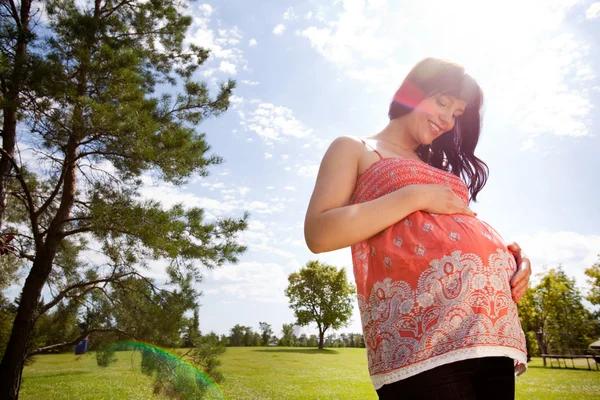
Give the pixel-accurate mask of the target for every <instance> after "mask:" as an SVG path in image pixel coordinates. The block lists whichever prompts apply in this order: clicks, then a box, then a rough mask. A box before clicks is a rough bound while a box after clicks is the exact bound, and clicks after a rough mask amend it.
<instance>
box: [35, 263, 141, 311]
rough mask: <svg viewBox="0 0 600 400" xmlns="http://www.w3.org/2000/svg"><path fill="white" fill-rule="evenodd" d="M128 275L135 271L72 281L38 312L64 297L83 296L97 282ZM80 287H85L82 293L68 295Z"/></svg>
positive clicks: (50, 306) (133, 273)
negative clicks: (82, 280)
mask: <svg viewBox="0 0 600 400" xmlns="http://www.w3.org/2000/svg"><path fill="white" fill-rule="evenodd" d="M129 275H137V273H136V272H128V273H125V274H119V275H114V274H113V275H111V276H109V277H107V278H102V279H96V280H93V281H88V282H78V283H74V284H72V285H69V286H67V287H66V288H64V289H63V290H61V291H60V292H59V293H58V294H57V295H56V296H55V297H54V299H52V301H50V302H49V303H46V304H45V305H43V306H42V307H41V308H40V309H39V313H40V314H44V313H45V312H46V311H48V310H49V309H51V308H52V307H54V306H55V305H57V304H58V303H59V302H60V301H61V300H62V299H64V298H65V297H71V298H73V297H80V296H83V295H85V294H87V293H89V292H90V291H91V290H93V289H94V288H99V287H98V286H92V285H97V284H98V283H106V282H114V281H115V280H119V279H122V278H124V277H126V276H129ZM88 286H92V288H88ZM82 288H86V290H85V291H84V292H82V293H78V294H77V295H70V294H69V292H71V291H73V290H76V289H82ZM105 294H106V292H105Z"/></svg>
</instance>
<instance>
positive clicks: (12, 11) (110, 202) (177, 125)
mask: <svg viewBox="0 0 600 400" xmlns="http://www.w3.org/2000/svg"><path fill="white" fill-rule="evenodd" d="M5 3H6V4H4V3H3V7H0V9H2V13H1V14H0V18H2V22H3V24H2V28H1V29H2V30H3V34H2V35H0V48H1V50H2V63H0V80H1V83H2V84H1V85H0V86H2V96H3V97H2V107H3V109H2V110H3V128H4V127H6V126H7V124H8V125H11V124H13V125H14V124H15V123H16V122H15V120H14V119H13V120H11V118H12V117H11V115H13V114H14V113H13V111H14V112H16V115H20V116H21V117H22V119H21V121H22V127H23V131H24V134H23V139H22V140H23V144H25V145H26V146H27V147H28V148H30V149H32V151H35V154H36V158H35V163H34V164H31V168H29V169H28V168H27V167H26V166H25V165H24V164H22V163H21V158H20V157H17V156H16V154H17V153H18V145H19V144H18V143H16V144H15V152H11V151H10V149H9V148H8V147H7V140H10V138H9V139H7V137H8V136H7V135H8V134H7V132H8V131H3V147H2V148H1V149H0V154H1V156H2V163H7V162H8V163H9V164H10V165H11V167H10V170H9V171H5V170H3V171H4V173H5V175H3V176H2V179H4V180H5V181H6V184H5V187H6V188H7V189H6V191H5V192H6V193H7V197H6V204H7V205H6V207H4V208H3V212H4V214H5V216H4V221H5V223H4V225H3V226H2V228H3V229H4V231H5V232H11V235H13V236H14V237H15V239H14V241H13V243H14V246H15V248H16V251H15V253H16V254H17V255H18V256H19V257H20V258H21V259H22V260H24V261H26V262H27V268H28V273H27V277H26V279H25V281H24V285H23V288H22V292H21V297H20V301H19V303H18V307H17V308H16V310H15V317H14V321H13V323H12V328H11V334H10V337H9V340H8V345H7V347H6V351H5V353H4V355H3V358H2V362H1V363H0V376H2V377H3V379H2V380H1V382H0V398H6V399H16V398H17V397H18V391H19V387H20V382H21V373H22V369H23V365H24V362H25V360H26V359H27V357H28V356H30V355H31V354H32V351H35V349H34V350H31V343H30V342H31V338H32V333H33V331H34V326H35V323H36V321H37V320H38V318H39V316H40V315H42V314H45V313H47V312H48V311H50V310H51V309H52V308H53V307H56V306H58V304H59V303H61V302H64V301H67V300H68V299H80V300H81V301H82V302H84V301H87V299H88V297H89V296H90V295H91V293H92V292H95V293H99V294H100V295H101V296H104V297H106V298H107V299H108V298H112V297H113V295H114V294H115V293H119V290H120V289H123V288H124V287H125V286H127V285H129V284H131V285H134V286H133V288H132V289H131V290H125V289H123V290H124V293H125V292H129V293H131V292H133V291H135V290H138V289H139V288H138V284H139V282H138V280H145V277H144V276H143V275H142V274H141V273H140V271H142V270H143V267H144V266H145V265H146V262H147V260H149V259H157V260H158V259H161V260H164V262H165V263H167V264H168V268H167V272H168V274H169V278H170V282H169V283H170V285H171V286H170V287H183V286H185V285H188V284H189V282H190V279H192V280H196V281H198V280H199V279H200V266H206V267H208V268H213V267H217V266H220V265H222V264H223V263H226V262H235V261H237V256H238V255H239V254H240V253H241V252H243V251H244V247H243V246H240V245H238V244H237V241H236V235H237V233H238V232H239V231H240V230H242V229H244V228H245V227H246V222H247V216H244V217H242V218H239V219H230V218H228V219H220V220H216V221H209V222H207V221H205V220H204V213H203V210H202V209H199V208H191V209H184V208H183V207H182V206H181V205H179V206H175V207H173V208H172V209H170V210H165V209H163V208H162V207H161V205H160V204H159V203H157V202H155V201H148V200H143V199H142V198H141V197H140V195H139V192H138V190H139V188H140V187H141V185H142V180H141V179H140V176H141V175H142V174H144V173H148V174H150V175H151V176H153V177H154V178H155V179H162V180H164V181H166V182H169V183H172V184H175V185H179V184H182V183H185V182H186V180H187V179H188V178H189V177H190V176H192V175H199V176H206V175H207V174H208V170H209V167H211V166H214V165H218V164H219V163H221V162H222V159H221V158H219V157H218V156H214V155H209V154H208V152H209V150H210V147H209V146H208V144H207V143H206V140H205V136H204V134H199V133H198V132H196V126H197V125H198V124H199V123H200V122H202V120H204V119H205V118H208V117H210V116H215V115H219V114H221V113H222V112H224V111H225V110H226V109H227V107H228V105H229V95H230V94H231V91H232V89H233V88H234V86H235V85H234V82H232V81H230V82H227V83H224V84H222V85H221V87H220V90H219V92H218V93H217V95H216V97H214V98H211V97H210V96H209V91H208V88H207V86H206V85H205V84H204V83H200V82H196V81H194V80H193V77H192V76H193V74H194V72H195V71H196V69H197V68H198V66H199V65H201V64H202V63H203V62H204V61H205V60H206V59H207V57H208V51H206V50H204V49H202V48H199V47H196V46H190V47H189V48H185V49H184V48H183V46H182V43H183V38H184V37H185V32H186V30H187V28H188V27H189V25H190V23H191V18H190V17H188V16H184V15H182V14H181V12H180V10H181V8H180V5H179V4H178V3H176V2H174V1H172V0H156V1H150V2H137V1H129V0H124V1H120V2H115V1H113V0H97V1H95V2H92V3H90V2H88V3H81V2H76V1H74V0H50V1H47V2H45V3H44V4H45V6H46V12H47V21H48V23H47V25H46V26H44V27H43V28H44V29H46V31H45V32H46V33H48V34H46V35H45V37H44V39H43V40H42V39H40V41H39V46H38V47H37V49H38V53H36V55H35V56H34V55H32V53H31V52H28V48H27V46H25V47H23V46H22V45H21V44H22V43H23V42H22V41H21V42H19V40H21V39H22V38H25V39H24V40H25V41H27V40H29V41H31V40H33V38H35V37H36V32H34V31H33V30H32V29H31V28H26V27H27V26H28V25H27V23H28V22H27V21H28V18H29V17H28V13H29V9H30V5H31V3H30V2H29V1H27V2H24V1H22V2H21V5H20V9H19V8H17V6H16V5H15V4H14V3H12V2H11V1H10V0H9V1H8V2H5ZM25 14H27V15H26V16H25V17H24V15H25ZM26 20H27V21H26ZM26 22H27V23H26ZM24 27H25V28H24ZM20 38H21V39H20ZM20 43H21V44H20ZM19 74H21V75H20V76H21V77H22V78H19V77H16V76H17V75H19ZM15 77H16V78H15ZM42 78H43V79H42ZM19 79H20V80H19ZM17 82H20V85H21V86H20V87H19V88H17V86H15V83H17ZM5 84H6V85H5ZM11 85H12V86H11ZM157 85H179V86H178V87H180V88H181V92H180V93H178V94H177V95H175V96H173V95H169V94H162V95H160V96H157V95H155V92H156V90H157ZM9 86H10V87H12V89H11V88H10V87H9ZM15 88H16V89H15ZM161 89H164V88H161ZM11 90H12V92H11ZM15 90H16V91H17V92H18V93H19V97H18V98H17V97H15V96H14V93H15ZM162 91H163V92H165V91H166V90H162ZM11 93H12V94H11ZM11 96H12V97H11ZM7 104H9V105H8V106H7ZM11 107H12V108H11ZM17 122H18V121H17ZM8 145H10V143H8ZM0 186H2V185H0ZM0 200H1V199H0ZM90 240H92V242H90ZM89 248H93V249H94V250H99V251H100V252H101V253H102V254H105V255H106V260H105V261H102V262H98V263H95V264H94V263H91V262H89V261H85V260H82V259H81V257H80V253H81V252H82V251H83V250H86V249H89ZM132 278H135V280H128V279H132ZM147 282H148V281H147ZM150 283H151V282H150ZM151 284H152V283H151ZM45 286H47V287H48V291H49V293H51V294H52V296H51V298H49V299H44V301H41V294H42V290H43V288H44V287H45ZM151 290H152V291H153V292H155V293H158V294H160V292H159V291H157V288H156V287H153V288H152V289H151ZM181 290H184V289H181ZM142 291H143V290H142ZM180 293H181V292H180ZM163 294H164V293H163ZM159 297H160V296H159ZM159 297H157V296H154V297H152V296H151V299H152V300H154V301H159ZM122 299H123V298H122V297H120V298H119V300H122ZM108 301H109V302H111V301H112V300H108ZM121 311H122V314H121V315H120V317H121V320H125V321H135V318H134V316H133V315H127V313H126V312H125V311H123V310H121ZM89 317H90V318H91V317H93V315H92V314H89ZM90 320H93V321H96V320H98V321H102V319H95V320H94V319H93V318H92V319H90ZM104 322H105V323H107V321H104ZM91 326H93V325H90V324H86V329H87V330H88V331H87V332H84V331H82V332H81V333H80V335H87V334H89V333H93V332H99V331H102V330H103V329H115V328H112V327H111V328H91V329H90V327H91ZM143 328H144V329H146V332H150V333H151V329H150V327H147V326H146V327H143ZM125 333H128V334H130V335H131V334H132V333H131V332H125ZM75 339H77V338H75ZM68 344H70V342H68V343H63V345H68ZM56 345H58V343H57V344H56Z"/></svg>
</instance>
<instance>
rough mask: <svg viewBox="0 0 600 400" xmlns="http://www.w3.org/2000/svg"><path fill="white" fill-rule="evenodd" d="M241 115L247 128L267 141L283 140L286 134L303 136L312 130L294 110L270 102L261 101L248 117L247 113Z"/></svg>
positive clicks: (297, 136)
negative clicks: (296, 116)
mask: <svg viewBox="0 0 600 400" xmlns="http://www.w3.org/2000/svg"><path fill="white" fill-rule="evenodd" d="M240 117H241V119H242V124H243V125H244V126H245V127H246V129H247V130H250V131H252V132H255V133H256V134H257V135H259V136H260V137H262V138H263V139H264V140H265V141H267V142H272V141H276V140H282V139H283V138H284V137H285V136H291V137H296V138H302V137H305V136H308V135H310V134H311V132H312V129H307V128H306V127H305V126H304V125H303V124H302V123H301V122H300V121H298V120H297V119H296V118H295V117H294V113H293V112H292V110H290V109H289V108H286V107H282V106H275V105H273V104H270V103H260V104H259V105H258V107H257V108H256V109H255V110H254V111H251V112H249V113H248V116H247V117H246V115H245V114H244V115H241V114H240Z"/></svg>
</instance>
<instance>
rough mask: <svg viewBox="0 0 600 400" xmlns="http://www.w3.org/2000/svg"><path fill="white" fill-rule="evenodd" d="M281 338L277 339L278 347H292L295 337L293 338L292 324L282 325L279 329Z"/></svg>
mask: <svg viewBox="0 0 600 400" xmlns="http://www.w3.org/2000/svg"><path fill="white" fill-rule="evenodd" d="M281 333H283V336H282V337H281V339H279V343H278V345H279V346H294V343H295V342H296V337H295V336H294V324H283V326H282V328H281Z"/></svg>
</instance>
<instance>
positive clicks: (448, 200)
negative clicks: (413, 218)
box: [416, 185, 477, 217]
mask: <svg viewBox="0 0 600 400" xmlns="http://www.w3.org/2000/svg"><path fill="white" fill-rule="evenodd" d="M416 187H417V188H418V189H419V190H423V196H424V199H425V201H424V207H423V208H422V209H421V210H422V211H427V212H430V213H434V214H466V215H470V216H472V217H474V216H476V215H477V214H475V213H474V212H473V211H471V209H470V208H469V207H467V205H466V204H465V203H464V202H463V200H462V199H461V198H460V197H458V195H457V194H456V193H454V191H453V190H452V189H450V187H448V186H446V185H416Z"/></svg>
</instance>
